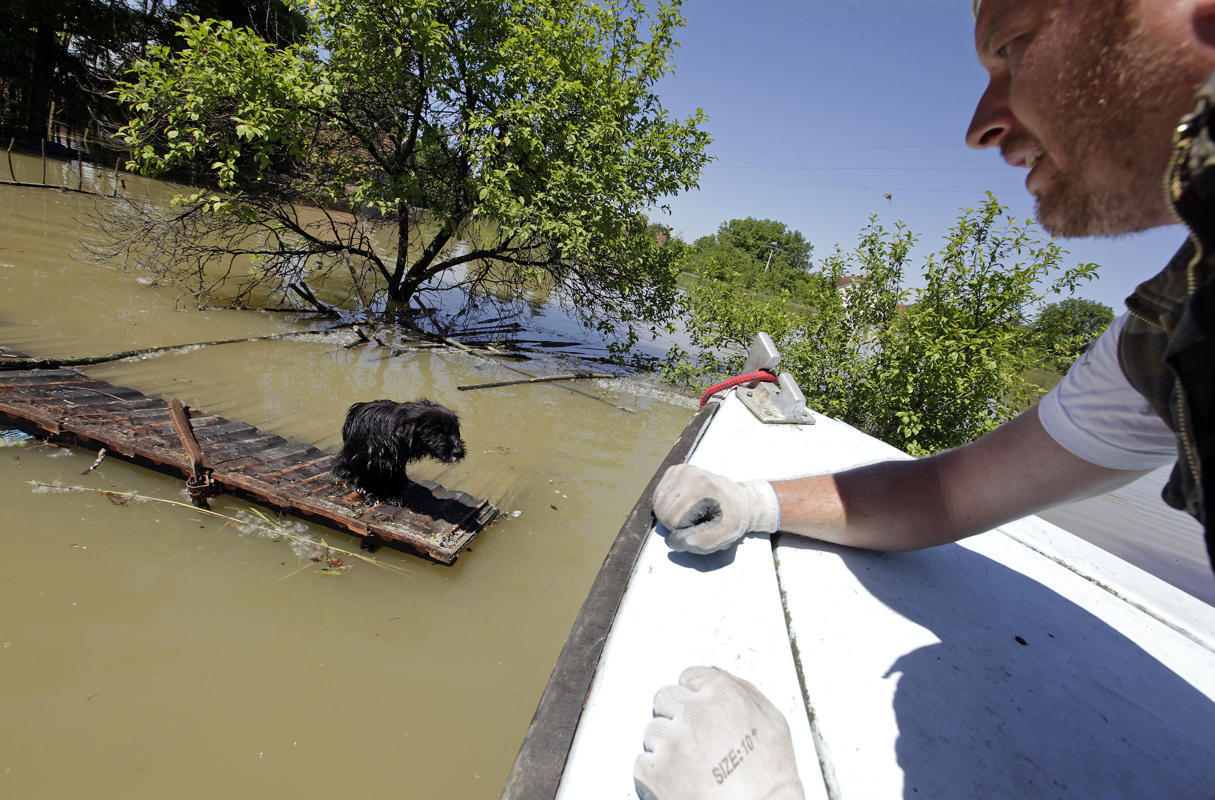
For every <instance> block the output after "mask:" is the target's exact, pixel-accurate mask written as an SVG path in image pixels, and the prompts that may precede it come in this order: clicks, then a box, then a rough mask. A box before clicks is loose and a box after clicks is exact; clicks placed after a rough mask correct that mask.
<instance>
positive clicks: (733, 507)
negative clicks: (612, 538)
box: [654, 464, 780, 555]
mask: <svg viewBox="0 0 1215 800" xmlns="http://www.w3.org/2000/svg"><path fill="white" fill-rule="evenodd" d="M654 516H655V518H657V520H658V521H659V522H661V523H662V524H663V525H664V526H666V528H667V529H668V530H669V531H670V532H671V533H670V535H669V536H667V544H668V545H670V547H671V549H672V550H682V551H685V552H688V553H697V554H700V555H704V554H705V553H713V552H716V551H717V550H721V549H723V548H726V547H729V546H730V545H732V544H734V542H736V541H738V540H739V539H741V538H742V536H743V534H746V533H750V532H752V531H755V532H757V533H775V532H776V531H777V530H779V529H780V501H779V500H777V498H776V490H775V489H773V488H772V484H770V483H768V482H767V481H744V482H741V483H740V482H738V481H732V480H730V479H729V478H723V477H722V476H720V475H715V474H714V473H712V472H708V471H707V470H703V469H701V468H700V467H694V466H692V465H691V464H676V465H675V466H673V467H671V468H670V469H668V470H667V471H666V474H664V475H663V476H662V480H660V481H659V482H658V488H657V489H655V490H654Z"/></svg>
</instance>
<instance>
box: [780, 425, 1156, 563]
mask: <svg viewBox="0 0 1215 800" xmlns="http://www.w3.org/2000/svg"><path fill="white" fill-rule="evenodd" d="M1143 474H1145V473H1143V472H1134V471H1124V470H1114V469H1108V468H1105V467H1100V466H1097V465H1096V464H1091V463H1089V462H1087V461H1084V460H1082V459H1080V458H1078V457H1077V456H1074V455H1072V454H1071V453H1069V452H1068V451H1066V450H1064V449H1063V448H1062V447H1060V446H1059V445H1058V444H1057V443H1056V442H1055V441H1054V440H1053V439H1051V438H1050V436H1049V435H1048V434H1047V433H1046V431H1045V430H1044V429H1043V428H1042V425H1041V422H1040V421H1039V420H1038V413H1037V409H1036V408H1034V409H1030V410H1029V411H1027V412H1025V413H1024V414H1022V415H1021V416H1019V417H1017V418H1016V419H1014V420H1012V421H1010V422H1008V423H1006V424H1005V425H1003V426H1001V427H1000V428H999V429H998V430H996V431H993V432H992V433H989V434H988V435H987V436H984V437H983V438H982V439H979V440H978V441H976V442H972V443H970V444H968V445H966V446H965V447H960V448H958V449H957V450H951V451H949V452H945V453H940V454H938V455H935V456H931V457H929V458H922V459H918V460H914V461H887V462H882V463H878V464H872V465H869V466H865V467H858V468H856V469H851V470H847V471H844V472H839V473H836V474H834V475H817V476H812V477H807V478H796V479H794V480H788V481H774V482H773V484H772V486H773V488H774V489H775V490H776V495H777V498H778V499H779V501H780V527H781V530H784V531H788V532H790V533H797V534H801V535H803V536H809V537H812V538H815V539H822V540H823V541H828V542H834V543H836V544H844V545H848V546H850V547H863V548H868V549H872V550H915V549H918V548H921V547H931V546H933V545H938V544H945V543H947V542H953V541H957V540H958V539H961V538H963V537H965V536H970V535H971V534H975V533H981V532H983V531H985V530H989V529H991V528H994V527H996V526H998V525H1002V524H1003V523H1005V522H1008V521H1010V520H1014V519H1017V518H1019V517H1023V516H1025V515H1027V514H1032V513H1034V512H1036V511H1040V510H1042V509H1044V508H1048V507H1050V506H1053V505H1057V504H1059V503H1065V502H1070V501H1073V500H1077V499H1080V498H1082V497H1089V496H1092V495H1095V494H1100V493H1101V492H1107V491H1110V490H1111V489H1115V488H1117V487H1119V486H1123V485H1125V484H1127V483H1130V482H1131V481H1132V480H1134V479H1135V478H1137V477H1139V476H1140V475H1143Z"/></svg>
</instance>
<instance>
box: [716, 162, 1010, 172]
mask: <svg viewBox="0 0 1215 800" xmlns="http://www.w3.org/2000/svg"><path fill="white" fill-rule="evenodd" d="M706 169H784V170H794V169H797V170H839V171H856V172H892V171H894V170H898V171H901V172H1008V171H1009V168H1008V167H786V166H778V167H761V166H750V167H747V166H743V167H735V166H730V165H726V164H710V165H709V166H707V167H706Z"/></svg>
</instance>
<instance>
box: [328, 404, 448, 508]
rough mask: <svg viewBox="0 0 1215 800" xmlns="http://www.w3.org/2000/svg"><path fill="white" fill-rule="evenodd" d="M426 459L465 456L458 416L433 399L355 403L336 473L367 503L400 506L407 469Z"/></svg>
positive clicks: (348, 416) (446, 459)
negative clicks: (412, 463)
mask: <svg viewBox="0 0 1215 800" xmlns="http://www.w3.org/2000/svg"><path fill="white" fill-rule="evenodd" d="M422 458H433V459H435V460H436V461H444V462H447V463H452V462H455V461H459V460H460V459H462V458H464V440H463V439H461V438H460V420H459V418H458V417H456V415H455V413H454V412H452V411H451V410H450V409H447V408H444V407H443V406H441V405H439V404H438V403H432V402H431V401H429V400H418V401H415V402H412V403H397V402H394V401H392V400H373V401H372V402H369V403H355V404H354V405H352V406H351V407H350V410H349V411H347V412H346V424H344V425H343V426H342V453H341V455H340V456H339V457H338V462H337V465H336V466H335V467H334V469H333V474H334V475H336V476H337V477H339V478H343V479H344V480H346V482H347V483H349V484H350V485H351V486H353V487H354V488H355V489H357V490H358V491H359V492H360V493H361V494H362V495H363V497H364V498H365V499H366V500H367V501H368V502H369V503H375V502H386V503H397V504H399V502H397V501H399V499H400V497H401V495H402V492H403V490H404V488H405V486H406V485H407V484H408V483H409V478H407V477H406V475H405V466H406V465H407V464H409V462H411V461H417V460H419V459H422Z"/></svg>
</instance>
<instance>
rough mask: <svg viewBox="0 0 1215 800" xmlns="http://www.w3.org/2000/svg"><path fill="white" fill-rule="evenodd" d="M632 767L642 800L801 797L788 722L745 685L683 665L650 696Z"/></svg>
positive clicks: (725, 674) (721, 673)
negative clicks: (650, 716)
mask: <svg viewBox="0 0 1215 800" xmlns="http://www.w3.org/2000/svg"><path fill="white" fill-rule="evenodd" d="M654 717H655V719H654V721H653V722H651V723H650V724H649V726H648V727H646V729H645V737H644V739H643V746H644V748H645V750H644V752H643V753H642V754H641V755H640V756H638V757H637V761H636V763H635V764H634V765H633V784H634V786H636V788H637V794H638V796H639V797H641V799H642V800H708V798H713V799H714V800H802V799H803V798H804V797H805V794H804V792H803V789H802V784H801V781H800V780H799V779H798V776H797V762H796V759H795V758H794V755H793V738H792V736H791V735H790V733H789V724H788V723H787V722H786V721H785V718H784V717H783V716H781V713H780V712H779V711H777V709H776V707H775V706H774V705H772V703H771V702H770V701H769V700H768V698H766V697H764V695H763V694H761V693H760V691H759V690H758V689H756V688H755V687H754V686H752V685H751V684H750V683H748V682H746V681H744V680H741V679H739V678H736V677H734V676H733V675H731V674H730V673H728V672H725V671H724V670H720V669H717V668H716V667H689V668H687V669H685V670H684V671H683V674H682V675H680V676H679V685H678V686H666V687H664V688H662V689H660V690H659V691H658V694H656V695H655V696H654Z"/></svg>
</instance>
